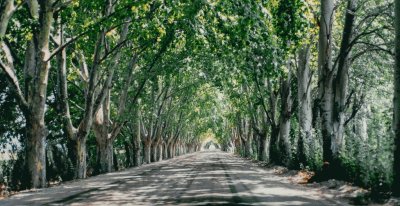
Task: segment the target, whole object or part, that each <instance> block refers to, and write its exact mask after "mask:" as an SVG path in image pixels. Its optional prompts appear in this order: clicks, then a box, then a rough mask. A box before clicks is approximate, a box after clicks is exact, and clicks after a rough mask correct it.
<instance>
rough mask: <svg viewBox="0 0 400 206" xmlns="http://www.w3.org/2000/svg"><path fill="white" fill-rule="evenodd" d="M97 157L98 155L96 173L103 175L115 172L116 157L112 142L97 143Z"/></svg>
mask: <svg viewBox="0 0 400 206" xmlns="http://www.w3.org/2000/svg"><path fill="white" fill-rule="evenodd" d="M96 149H97V155H96V162H97V166H96V170H97V171H96V173H97V174H103V173H107V172H112V171H113V166H114V156H113V144H112V142H111V141H101V142H97V147H96Z"/></svg>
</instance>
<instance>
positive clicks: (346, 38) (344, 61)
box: [331, 0, 357, 159]
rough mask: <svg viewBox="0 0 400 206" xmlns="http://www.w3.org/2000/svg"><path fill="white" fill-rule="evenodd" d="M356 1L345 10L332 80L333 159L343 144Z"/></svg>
mask: <svg viewBox="0 0 400 206" xmlns="http://www.w3.org/2000/svg"><path fill="white" fill-rule="evenodd" d="M356 8H357V0H349V1H348V5H347V10H346V16H345V22H344V28H343V34H342V42H341V46H340V51H339V57H338V69H337V74H336V77H335V79H334V80H333V84H334V85H333V95H334V104H333V109H332V110H333V111H332V118H333V119H332V124H333V139H332V144H331V149H332V154H333V158H334V159H337V158H338V156H339V151H340V147H341V145H342V142H343V135H344V126H345V125H344V124H345V117H346V113H345V110H346V99H347V90H348V84H349V83H348V81H349V79H348V75H349V74H348V71H349V67H350V62H349V57H350V51H351V45H350V44H351V41H352V39H353V30H354V28H353V27H354V21H355V12H356Z"/></svg>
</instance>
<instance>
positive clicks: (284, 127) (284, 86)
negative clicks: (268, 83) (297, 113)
mask: <svg viewBox="0 0 400 206" xmlns="http://www.w3.org/2000/svg"><path fill="white" fill-rule="evenodd" d="M287 67H288V70H289V72H288V74H287V77H286V78H282V79H281V81H282V82H281V112H280V118H279V119H280V120H279V136H278V138H279V143H278V144H279V145H278V147H279V152H280V161H281V163H282V164H284V165H285V166H289V164H290V162H291V159H292V155H291V150H290V139H289V138H290V118H291V116H292V91H291V88H290V80H291V72H290V67H291V65H290V61H288V64H287Z"/></svg>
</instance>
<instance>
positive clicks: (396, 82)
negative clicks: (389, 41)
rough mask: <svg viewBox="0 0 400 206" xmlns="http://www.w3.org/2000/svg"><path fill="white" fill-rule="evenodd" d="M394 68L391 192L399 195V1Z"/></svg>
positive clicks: (399, 4) (396, 13)
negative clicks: (393, 146)
mask: <svg viewBox="0 0 400 206" xmlns="http://www.w3.org/2000/svg"><path fill="white" fill-rule="evenodd" d="M394 22H395V32H396V38H395V68H394V99H393V107H394V111H393V113H394V118H393V130H394V135H395V136H394V145H395V149H394V162H393V175H394V180H393V193H394V194H395V195H397V196H400V2H399V1H395V21H394Z"/></svg>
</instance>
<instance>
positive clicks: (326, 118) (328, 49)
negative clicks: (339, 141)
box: [318, 0, 335, 164]
mask: <svg viewBox="0 0 400 206" xmlns="http://www.w3.org/2000/svg"><path fill="white" fill-rule="evenodd" d="M334 3H335V1H332V0H321V18H320V21H319V23H320V30H319V53H318V73H319V74H318V77H319V80H318V84H319V85H318V87H319V97H318V98H319V102H320V115H321V132H322V138H323V161H324V162H325V163H326V164H329V163H330V162H332V159H333V154H332V150H331V147H332V142H331V141H332V139H333V128H332V127H333V124H332V108H333V105H332V104H333V95H332V94H333V89H332V79H333V75H332V73H333V68H332V26H333V21H334V20H333V17H334Z"/></svg>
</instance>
